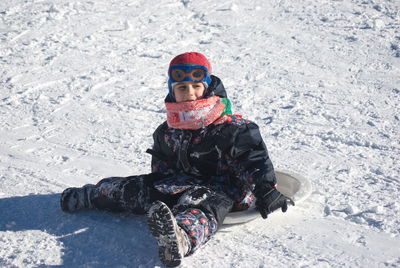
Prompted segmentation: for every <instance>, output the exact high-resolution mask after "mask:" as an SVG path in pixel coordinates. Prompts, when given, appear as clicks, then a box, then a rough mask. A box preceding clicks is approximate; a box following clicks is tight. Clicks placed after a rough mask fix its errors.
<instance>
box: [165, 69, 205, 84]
mask: <svg viewBox="0 0 400 268" xmlns="http://www.w3.org/2000/svg"><path fill="white" fill-rule="evenodd" d="M207 76H208V70H207V68H206V67H204V66H202V65H174V66H171V67H170V70H169V77H170V78H171V80H172V81H173V82H182V81H195V82H200V81H204V80H205V79H206V78H207Z"/></svg>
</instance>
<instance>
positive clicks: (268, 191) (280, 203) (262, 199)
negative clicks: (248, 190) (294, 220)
mask: <svg viewBox="0 0 400 268" xmlns="http://www.w3.org/2000/svg"><path fill="white" fill-rule="evenodd" d="M254 195H255V196H256V198H257V200H256V207H257V209H258V210H259V211H260V214H261V216H262V217H263V219H266V218H267V216H268V214H270V213H271V212H273V211H275V210H277V209H278V208H280V209H282V212H286V210H287V209H288V204H290V205H293V206H294V201H293V200H292V199H291V198H289V197H287V196H285V195H283V194H281V193H280V192H279V191H278V190H277V189H276V188H271V187H266V186H264V185H263V186H261V187H256V189H255V191H254Z"/></svg>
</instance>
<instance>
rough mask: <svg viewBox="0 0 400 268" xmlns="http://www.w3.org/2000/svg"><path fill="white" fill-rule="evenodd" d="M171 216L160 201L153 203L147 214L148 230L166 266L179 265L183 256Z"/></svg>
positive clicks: (169, 211)
mask: <svg viewBox="0 0 400 268" xmlns="http://www.w3.org/2000/svg"><path fill="white" fill-rule="evenodd" d="M173 217H174V216H173V214H172V212H171V210H170V209H169V208H168V207H167V205H165V204H164V203H162V202H160V201H157V202H156V203H154V204H153V205H152V207H151V208H150V210H149V212H148V214H147V222H148V225H149V229H150V232H151V233H152V235H153V236H154V237H155V238H156V239H157V243H158V253H159V256H160V260H161V262H162V263H163V264H164V265H165V266H167V267H176V266H178V265H180V264H181V262H182V257H183V254H182V253H181V252H180V249H179V244H178V238H177V236H176V232H175V230H176V226H175V224H174V218H173Z"/></svg>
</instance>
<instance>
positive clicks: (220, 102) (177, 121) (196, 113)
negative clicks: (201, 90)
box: [165, 96, 230, 129]
mask: <svg viewBox="0 0 400 268" xmlns="http://www.w3.org/2000/svg"><path fill="white" fill-rule="evenodd" d="M165 107H166V109H167V123H168V126H169V127H172V128H177V129H199V128H201V127H204V126H208V125H210V124H221V123H223V122H225V121H227V120H229V119H228V118H229V117H228V116H227V115H226V114H227V113H229V112H230V102H229V100H228V99H225V98H220V97H218V96H213V97H210V98H206V99H200V100H195V101H185V102H167V103H165Z"/></svg>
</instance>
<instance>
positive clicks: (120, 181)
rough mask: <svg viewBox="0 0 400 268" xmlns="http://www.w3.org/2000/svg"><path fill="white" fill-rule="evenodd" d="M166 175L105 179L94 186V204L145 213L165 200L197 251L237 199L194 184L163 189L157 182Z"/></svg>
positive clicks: (98, 206) (115, 210)
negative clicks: (180, 190)
mask: <svg viewBox="0 0 400 268" xmlns="http://www.w3.org/2000/svg"><path fill="white" fill-rule="evenodd" d="M162 176H163V175H162V174H157V173H151V174H148V175H140V176H130V177H111V178H106V179H103V180H101V181H100V182H99V183H98V184H96V185H95V187H94V192H93V194H92V200H91V201H92V204H93V206H94V207H95V208H96V209H99V210H108V211H112V212H131V213H134V214H144V213H146V212H147V210H148V209H149V208H150V206H151V204H152V203H153V202H154V201H156V200H159V201H162V202H164V203H166V204H167V205H168V206H169V207H170V208H171V210H172V212H173V213H174V215H175V218H176V221H177V223H178V225H179V226H180V227H181V228H182V229H183V230H184V231H185V232H186V233H187V234H188V236H189V238H190V240H191V244H192V247H191V248H192V250H191V253H193V252H194V251H196V249H198V248H199V247H200V246H201V245H203V244H204V243H206V242H207V241H208V240H209V239H210V238H211V237H212V235H213V234H214V233H215V232H216V231H217V229H218V225H220V224H222V222H223V220H224V218H225V216H226V215H227V214H228V213H229V211H230V210H231V208H232V206H233V201H232V200H231V199H230V198H229V197H228V196H227V195H226V194H225V193H223V192H215V191H213V190H211V189H209V188H207V187H205V186H193V187H192V188H189V189H188V190H186V191H184V192H183V193H179V194H175V195H172V194H164V193H161V192H159V191H158V190H157V189H155V188H154V187H153V183H154V182H155V181H157V180H158V179H160V178H162Z"/></svg>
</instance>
